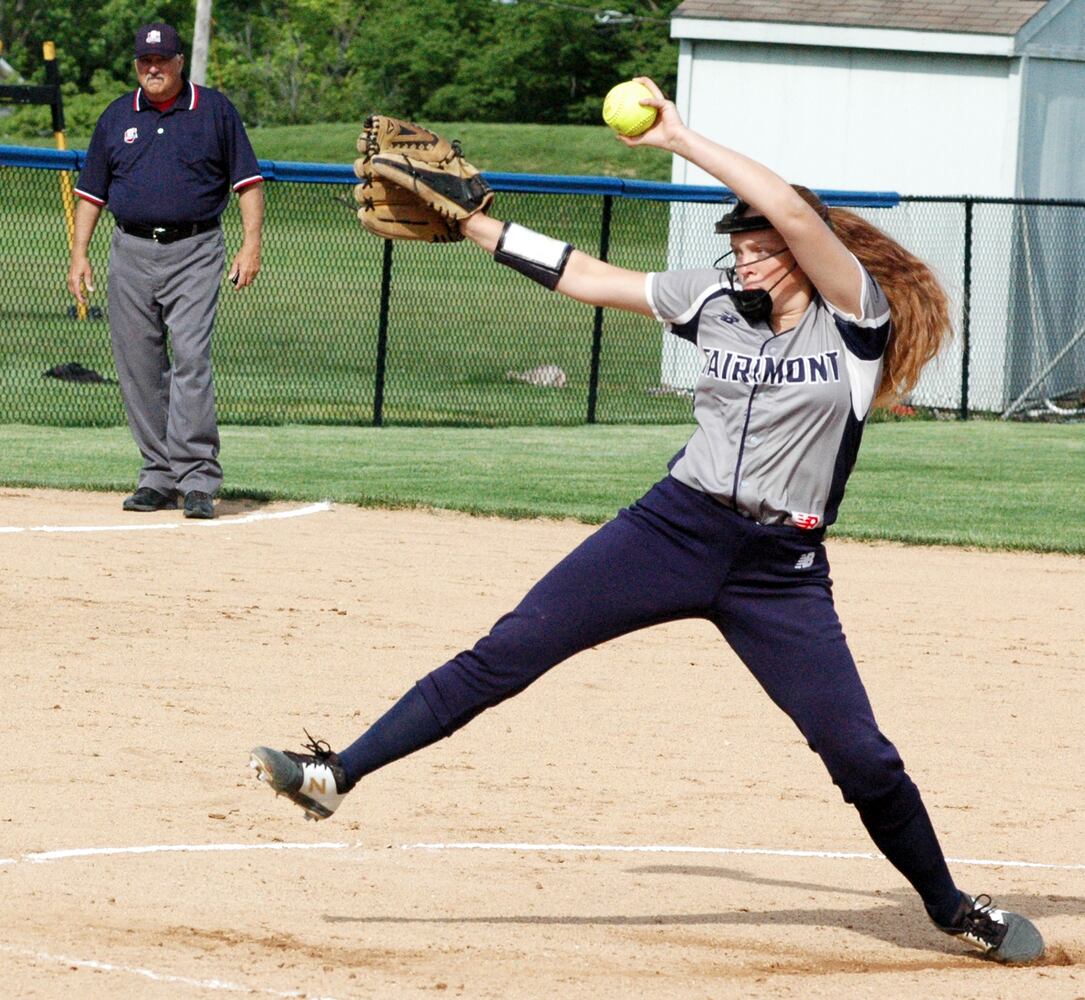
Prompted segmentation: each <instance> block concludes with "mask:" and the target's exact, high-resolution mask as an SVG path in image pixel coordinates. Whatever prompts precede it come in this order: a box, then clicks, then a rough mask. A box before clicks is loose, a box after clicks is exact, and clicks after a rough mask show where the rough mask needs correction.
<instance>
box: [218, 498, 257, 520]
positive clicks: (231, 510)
mask: <svg viewBox="0 0 1085 1000" xmlns="http://www.w3.org/2000/svg"><path fill="white" fill-rule="evenodd" d="M270 502H271V501H270V500H264V499H261V498H258V497H226V498H221V497H216V498H215V516H216V517H230V516H231V515H237V514H251V513H253V511H258V510H263V509H264V508H265V507H266V506H267V505H268V504H269V503H270Z"/></svg>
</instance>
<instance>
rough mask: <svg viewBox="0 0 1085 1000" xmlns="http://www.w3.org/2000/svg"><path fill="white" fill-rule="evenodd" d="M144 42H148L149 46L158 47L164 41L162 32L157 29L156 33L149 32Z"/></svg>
mask: <svg viewBox="0 0 1085 1000" xmlns="http://www.w3.org/2000/svg"><path fill="white" fill-rule="evenodd" d="M144 41H146V43H147V44H148V45H158V44H159V43H160V42H161V41H162V32H161V31H159V30H158V29H157V28H156V29H155V30H154V31H148V32H147V37H146V38H145V39H144Z"/></svg>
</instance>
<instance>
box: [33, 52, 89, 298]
mask: <svg viewBox="0 0 1085 1000" xmlns="http://www.w3.org/2000/svg"><path fill="white" fill-rule="evenodd" d="M41 48H42V55H43V56H44V57H45V61H46V62H47V63H55V62H56V58H57V50H56V46H55V45H54V44H53V43H52V42H43V43H42V47H41ZM50 75H52V74H50ZM55 78H56V77H54V79H55ZM53 139H54V140H55V142H56V146H57V149H61V150H64V149H67V148H68V143H67V141H66V140H65V137H64V132H63V130H61V129H58V130H57V131H55V132H54V133H53ZM60 201H61V204H62V205H63V206H64V224H65V226H66V227H67V230H68V252H69V253H71V249H72V244H73V243H74V241H75V197H74V195H73V194H72V177H71V172H70V171H68V170H61V171H60ZM76 314H77V315H78V317H79V318H80V319H86V318H87V307H86V306H85V305H83V304H82V303H81V302H80V303H77V304H76Z"/></svg>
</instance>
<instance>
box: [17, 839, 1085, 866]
mask: <svg viewBox="0 0 1085 1000" xmlns="http://www.w3.org/2000/svg"><path fill="white" fill-rule="evenodd" d="M365 849H371V847H370V846H369V845H366V844H363V843H360V842H359V843H354V844H347V843H340V842H326V843H315V844H300V843H297V844H291V843H278V842H276V843H271V844H149V845H145V846H141V847H76V848H71V849H67V850H58V851H35V852H33V853H31V854H24V855H23V856H22V857H21V858H18V859H15V858H5V859H0V864H18V863H19V862H20V861H22V862H30V863H33V864H44V863H49V862H54V861H66V860H70V859H73V858H89V857H100V856H103V855H123V854H200V853H213V852H229V851H346V850H365ZM399 849H400V850H402V851H432V852H436V851H516V852H519V853H521V854H543V853H553V852H565V853H569V854H715V855H740V856H761V857H774V858H820V859H828V860H842V861H884V860H885V855H884V854H877V853H874V852H858V851H798V850H792V849H788V848H770V847H697V846H694V845H683V844H562V843H556V844H532V843H510V844H500V843H493V844H488V843H449V844H400V845H399ZM946 860H947V861H948V862H949V863H950V864H956V865H971V866H974V867H980V868H1034V869H1044V870H1048V871H1085V864H1063V865H1060V864H1050V863H1048V862H1043V861H1014V860H1009V859H1000V858H946Z"/></svg>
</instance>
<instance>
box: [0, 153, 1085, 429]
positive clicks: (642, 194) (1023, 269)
mask: <svg viewBox="0 0 1085 1000" xmlns="http://www.w3.org/2000/svg"><path fill="white" fill-rule="evenodd" d="M80 164H81V154H80V153H78V152H57V151H53V150H38V149H23V148H20V147H0V232H2V233H3V237H2V239H0V265H2V266H0V320H2V327H0V383H2V387H3V391H2V393H0V423H27V424H44V425H81V426H104V425H114V424H123V423H124V419H125V418H124V410H123V407H122V404H121V400H120V395H119V392H118V389H117V386H116V384H115V382H114V381H113V379H114V370H113V362H112V356H111V352H110V346H109V333H108V323H107V320H108V308H109V307H108V302H107V300H106V295H105V289H106V285H107V273H106V265H107V256H108V246H109V237H110V235H111V231H112V217H111V216H110V215H109V213H108V212H104V213H103V214H102V217H101V220H100V222H99V225H98V228H97V231H96V233H95V236H94V240H93V241H92V244H91V251H90V255H91V263H92V266H93V267H94V271H95V275H96V281H95V287H96V291H95V292H94V293H93V294H92V296H91V298H90V308H89V309H88V310H78V309H76V308H75V306H74V305H73V304H72V300H71V299H70V297H69V296H68V294H67V291H66V287H65V276H66V273H67V261H68V246H69V244H68V229H67V222H66V215H65V208H64V200H65V193H64V187H65V184H68V185H69V186H70V180H71V178H72V176H73V175H72V174H71V173H70V172H71V171H77V170H78V169H79V166H80ZM261 167H262V169H263V170H264V172H265V176H266V177H267V178H268V183H267V185H266V186H265V190H266V197H267V221H266V224H265V234H264V248H263V269H262V271H261V274H260V277H259V279H258V281H257V283H256V284H255V285H254V286H253V287H252V288H249V289H245V290H242V291H240V292H237V291H235V290H234V289H233V288H231V287H229V286H227V287H226V288H225V289H224V290H223V293H222V297H221V299H220V306H219V313H218V319H217V323H216V330H215V340H214V363H215V380H216V398H217V407H218V413H219V420H220V422H222V423H235V424H285V423H318V424H364V425H378V426H381V425H385V426H386V425H445V426H457V425H460V426H500V425H544V424H549V425H574V424H581V423H585V422H589V423H591V422H598V423H684V422H687V421H689V420H690V417H691V406H690V391H689V390H690V387H691V386H692V384H693V377H694V376H695V374H696V371H697V368H698V367H699V358H698V357H697V352H696V350H695V349H692V348H690V347H689V345H687V344H685V343H684V342H681V341H678V340H677V338H673V337H668V336H665V335H663V334H662V332H661V329H660V326H659V324H658V323H656V322H654V321H652V320H649V319H646V318H644V317H640V316H635V315H632V314H629V313H625V312H621V311H618V310H609V309H606V310H604V309H593V308H591V307H589V306H585V305H583V304H581V303H577V302H573V301H570V300H568V299H565V298H563V297H561V296H558V295H555V294H554V293H551V292H547V291H545V290H544V289H542V288H540V287H538V286H537V285H535V284H533V283H531V282H528V281H526V280H525V279H524V278H523V277H522V276H520V275H517V274H516V273H514V272H512V271H511V270H509V269H507V268H503V267H498V266H495V265H494V264H493V262H492V261H491V260H490V259H489V258H488V257H487V256H486V255H485V254H483V253H482V252H481V251H480V250H479V249H478V248H477V247H474V246H473V245H470V244H467V243H462V244H456V245H451V246H450V245H440V246H432V245H427V244H414V243H395V244H393V243H388V242H385V241H382V240H377V239H374V238H372V237H371V236H369V235H368V234H366V233H365V232H364V231H363V230H362V229H361V227H360V226H359V224H358V222H357V220H356V218H355V208H356V206H355V203H354V200H353V184H354V177H353V174H352V173H351V170H350V168H349V167H348V166H328V165H317V164H289V163H270V162H263V163H261ZM486 176H487V179H488V180H489V181H490V182H491V184H492V185H493V187H494V188H495V189H496V190H497V191H498V192H499V202H498V204H499V213H500V215H501V216H502V217H506V218H512V219H515V220H517V221H518V222H521V223H523V224H524V225H527V226H530V227H531V228H533V229H537V230H540V231H542V232H545V233H548V234H552V235H555V236H560V237H561V238H562V239H565V240H568V241H569V242H571V243H573V244H574V245H575V246H577V247H579V248H580V249H583V250H585V251H586V252H588V253H592V254H594V255H596V256H602V257H605V258H606V259H608V260H610V261H611V262H612V263H614V264H617V265H619V266H622V267H628V268H632V269H636V270H643V271H651V270H661V269H664V268H666V267H676V266H682V267H688V266H705V265H709V264H711V263H712V262H713V261H714V260H715V259H716V258H718V257H719V256H720V254H722V253H723V252H724V250H725V249H726V244H725V239H726V238H725V237H721V236H717V235H716V234H715V233H714V231H713V223H714V222H715V221H716V220H717V219H718V218H719V216H720V215H721V214H722V211H723V204H722V197H721V189H719V188H710V187H689V186H682V185H671V184H649V183H644V182H635V181H620V180H616V179H610V178H586V177H543V176H531V175H522V174H520V175H514V174H487V175H486ZM65 178H67V180H64V179H65ZM823 194H824V196H825V197H826V200H827V201H829V202H830V203H831V204H843V205H849V206H853V207H855V208H856V210H857V211H860V212H861V213H862V214H864V215H865V216H866V217H867V218H869V219H870V220H871V221H872V222H874V223H875V224H876V225H878V226H880V227H881V228H883V229H885V230H886V231H887V232H889V233H890V234H892V235H893V236H894V237H895V238H896V239H898V240H899V241H900V242H901V243H903V244H904V245H905V246H907V247H908V248H909V249H910V250H912V252H914V253H915V254H917V255H918V256H919V257H921V258H923V259H924V260H927V261H929V262H930V263H931V264H932V266H933V267H934V268H935V270H936V271H937V273H938V274H939V276H940V277H941V278H942V280H943V282H944V284H945V286H946V288H947V290H948V291H949V292H950V295H951V297H952V300H953V310H954V313H953V315H954V319H955V326H956V336H955V337H954V338H953V340H952V341H951V342H950V344H949V346H948V347H947V348H946V350H944V351H943V353H942V355H941V356H940V357H939V358H937V359H936V360H935V361H934V362H933V363H932V364H931V365H930V366H929V367H928V369H927V371H926V372H925V373H924V375H923V378H922V380H921V382H920V384H919V385H918V386H917V388H916V390H915V392H914V393H913V394H912V396H911V398H910V399H909V400H908V402H909V403H910V404H911V405H912V406H913V407H915V408H916V409H917V410H919V411H920V412H928V413H934V414H936V415H945V416H957V417H968V416H974V415H993V416H1006V417H1009V416H1015V417H1020V416H1033V417H1046V418H1049V419H1067V418H1071V417H1075V416H1078V415H1081V414H1083V413H1085V395H1083V390H1085V342H1083V340H1082V338H1083V336H1085V292H1080V291H1079V288H1078V282H1077V281H1076V280H1075V278H1076V274H1077V272H1079V271H1080V270H1081V264H1082V260H1081V258H1082V256H1083V255H1085V242H1083V240H1082V236H1083V235H1085V203H1071V202H1033V201H1021V200H1016V201H1015V200H1008V199H979V198H965V197H962V198H927V199H924V198H902V197H898V196H896V195H889V194H878V193H873V194H872V193H846V192H823ZM223 225H224V228H225V233H226V242H227V253H228V254H230V253H232V252H234V251H236V249H237V247H238V246H239V245H240V234H241V226H240V217H239V214H238V211H237V206H236V199H235V200H232V201H231V205H230V208H229V210H228V211H227V213H226V215H225V216H224V218H223ZM47 372H53V373H54V374H52V375H50V374H46V373H47ZM58 375H59V376H60V377H57V376H58ZM99 379H100V380H99Z"/></svg>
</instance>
